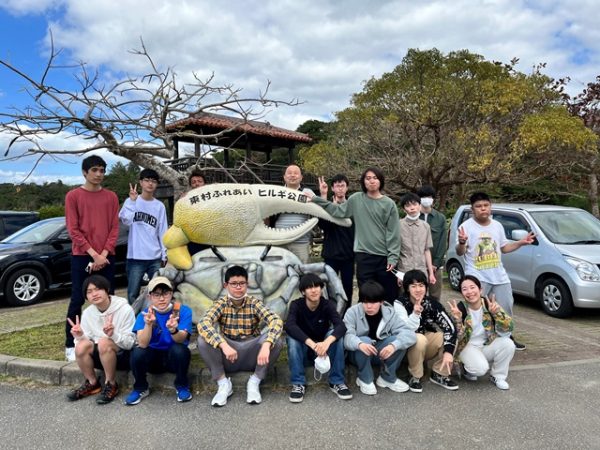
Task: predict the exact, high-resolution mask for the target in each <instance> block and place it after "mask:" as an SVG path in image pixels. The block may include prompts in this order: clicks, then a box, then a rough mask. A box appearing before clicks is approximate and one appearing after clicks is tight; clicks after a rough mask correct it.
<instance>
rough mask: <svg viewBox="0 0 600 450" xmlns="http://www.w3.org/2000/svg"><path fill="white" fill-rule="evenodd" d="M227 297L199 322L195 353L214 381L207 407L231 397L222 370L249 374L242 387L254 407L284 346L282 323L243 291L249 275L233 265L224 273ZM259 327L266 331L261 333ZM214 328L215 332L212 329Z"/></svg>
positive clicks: (217, 404) (246, 289)
mask: <svg viewBox="0 0 600 450" xmlns="http://www.w3.org/2000/svg"><path fill="white" fill-rule="evenodd" d="M224 287H225V288H226V289H227V295H226V296H224V297H223V298H220V299H219V300H217V301H215V303H214V304H213V306H212V308H210V309H209V310H208V311H207V312H206V314H205V315H204V317H203V318H202V320H201V321H200V322H199V323H198V334H199V335H200V336H199V337H198V352H199V353H200V356H201V357H202V359H203V360H204V362H206V365H207V366H208V368H209V369H210V373H211V375H212V379H213V380H214V381H216V382H217V388H218V390H217V393H216V395H215V396H214V397H213V399H212V402H211V405H213V406H225V405H226V404H227V399H228V398H229V397H230V396H231V395H232V394H233V385H232V383H231V379H230V378H227V376H226V375H225V372H229V373H231V372H239V371H242V370H243V371H250V370H251V371H253V374H252V375H251V376H250V378H249V379H248V383H247V384H246V392H247V397H246V402H247V403H250V404H259V403H261V402H262V397H261V395H260V382H261V381H262V380H263V379H264V378H265V376H266V375H267V370H268V369H269V366H271V365H272V364H274V363H275V361H277V358H278V357H279V352H280V351H281V349H282V347H283V342H282V339H281V332H282V331H283V322H282V320H281V319H280V318H279V316H278V315H277V314H275V313H273V312H271V311H270V310H269V309H268V308H267V307H266V306H265V305H263V303H262V302H261V301H260V300H258V299H257V298H255V297H252V296H251V295H247V291H248V272H247V271H246V269H244V268H243V267H241V266H232V267H230V268H229V269H227V271H226V272H225V282H224ZM261 324H264V325H266V328H267V332H266V333H262V334H261ZM217 325H218V328H219V329H220V331H217Z"/></svg>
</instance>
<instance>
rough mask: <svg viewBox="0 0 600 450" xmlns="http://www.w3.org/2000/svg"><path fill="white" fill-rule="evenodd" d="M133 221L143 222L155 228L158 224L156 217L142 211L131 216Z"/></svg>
mask: <svg viewBox="0 0 600 450" xmlns="http://www.w3.org/2000/svg"><path fill="white" fill-rule="evenodd" d="M133 221H134V222H144V223H147V224H148V225H150V226H151V227H154V228H156V225H157V224H158V219H157V218H156V217H154V216H152V215H150V214H148V213H145V212H142V211H138V212H136V213H135V215H134V216H133Z"/></svg>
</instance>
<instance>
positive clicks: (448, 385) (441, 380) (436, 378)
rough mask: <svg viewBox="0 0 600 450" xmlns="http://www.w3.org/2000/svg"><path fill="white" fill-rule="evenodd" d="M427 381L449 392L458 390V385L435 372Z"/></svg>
mask: <svg viewBox="0 0 600 450" xmlns="http://www.w3.org/2000/svg"><path fill="white" fill-rule="evenodd" d="M429 381H431V382H432V383H433V384H437V385H438V386H441V387H443V388H445V389H448V390H449V391H455V390H457V389H458V384H456V383H455V382H454V381H453V380H452V379H451V378H450V377H445V376H443V375H440V374H439V373H436V372H431V377H429Z"/></svg>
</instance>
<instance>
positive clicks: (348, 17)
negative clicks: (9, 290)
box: [0, 0, 600, 183]
mask: <svg viewBox="0 0 600 450" xmlns="http://www.w3.org/2000/svg"><path fill="white" fill-rule="evenodd" d="M598 6H600V0H569V1H566V0H562V1H554V0H526V1H524V0H439V1H433V0H421V1H414V0H399V1H385V0H381V1H371V2H367V1H364V0H319V1H313V0H293V1H292V0H276V1H271V0H261V1H254V0H240V1H205V0H86V1H80V0H4V1H3V2H2V4H1V5H0V42H2V44H1V45H0V59H2V60H7V61H10V62H11V63H13V64H15V65H16V66H17V67H19V68H21V69H23V70H24V71H25V72H27V73H30V74H32V75H34V77H39V76H40V74H41V71H42V69H43V67H44V62H45V58H46V57H47V54H48V48H49V30H52V34H53V36H54V41H55V46H56V47H58V48H62V49H64V50H63V52H64V53H63V57H65V58H66V59H72V60H78V61H85V62H86V63H87V64H89V65H90V66H92V67H98V68H99V69H100V71H101V73H102V74H103V76H104V77H106V78H113V77H118V76H120V75H122V74H124V73H128V74H140V73H143V72H144V70H145V68H146V67H145V66H144V65H143V61H142V60H141V59H140V58H139V57H134V56H132V55H131V53H129V50H131V49H134V48H139V42H140V37H143V39H144V42H145V44H146V47H147V48H148V50H149V52H150V53H151V55H152V56H153V58H154V59H155V60H156V61H158V62H160V63H161V64H163V65H171V66H174V67H175V70H176V71H177V73H178V74H181V75H188V74H190V73H192V72H196V73H198V74H200V75H201V76H202V75H209V74H211V73H214V74H215V82H216V83H221V84H226V83H233V84H234V85H235V86H237V87H239V88H242V89H243V92H244V94H246V95H248V96H253V95H256V93H257V92H259V90H260V89H262V88H264V86H265V83H266V82H267V81H268V80H270V81H271V83H272V85H271V91H270V92H271V97H273V98H277V99H284V100H287V99H294V98H297V99H299V100H301V101H302V102H304V103H303V104H302V105H300V106H297V107H293V108H291V107H290V108H278V109H277V110H275V111H273V112H272V113H270V114H269V116H268V117H267V120H268V121H269V122H271V123H273V124H276V125H279V126H283V127H286V128H291V129H295V128H296V127H297V126H298V125H299V124H301V123H303V122H304V121H305V120H308V119H319V120H330V119H331V118H332V114H333V113H334V112H335V111H338V110H340V109H343V108H344V107H346V106H347V105H348V102H349V99H350V96H351V95H352V94H353V93H355V92H357V91H359V90H360V89H361V86H362V82H363V81H364V80H367V79H369V78H371V77H373V76H375V77H378V76H380V75H381V74H382V73H384V72H387V71H390V70H392V69H393V68H394V67H395V66H396V65H398V64H399V63H400V62H401V60H402V58H403V56H404V55H405V54H406V50H407V49H409V48H420V49H429V48H432V47H436V48H438V49H440V50H441V51H443V52H449V51H452V50H459V49H468V50H470V51H472V52H475V53H479V54H481V55H483V56H484V57H485V58H486V59H489V60H500V61H505V62H508V61H509V60H511V59H512V58H515V57H516V58H519V60H520V63H519V66H518V68H519V69H520V70H521V71H524V72H529V71H530V70H531V67H532V66H533V65H535V64H537V63H540V62H545V63H547V67H546V69H545V73H547V74H548V75H550V76H553V77H556V78H558V77H563V76H569V77H571V79H572V83H571V87H570V89H571V91H572V92H573V93H575V92H578V91H580V90H581V89H582V88H583V87H584V85H585V84H586V83H588V82H590V81H593V80H594V79H595V77H596V76H597V75H599V74H600V64H599V62H600V61H599V60H600V27H598V25H597V17H598ZM56 81H57V82H58V83H68V80H66V79H65V80H61V79H60V78H57V79H56ZM66 85H68V84H66ZM22 86H23V83H22V81H19V80H18V79H16V78H15V77H13V76H12V75H11V74H10V73H9V72H8V71H7V70H6V69H5V68H3V67H0V111H1V110H6V109H7V108H9V107H10V106H11V105H18V106H23V105H25V104H26V103H24V102H25V100H26V99H25V98H24V96H23V94H22V91H21V88H22ZM7 142H8V140H7V137H6V136H1V135H0V150H2V154H4V151H5V148H6V145H7ZM48 143H50V144H53V143H56V145H57V146H59V147H60V148H74V147H76V146H77V144H78V142H77V140H76V139H74V138H72V137H70V136H68V135H60V136H53V137H51V138H49V139H48ZM111 160H112V161H114V158H113V159H111ZM79 164H80V160H79V159H78V158H70V159H69V158H64V159H61V160H57V161H50V160H48V161H43V162H42V163H40V164H39V165H38V166H37V167H36V168H35V170H34V172H33V175H32V176H31V177H30V178H29V179H28V182H31V181H35V182H40V183H41V182H44V181H53V180H57V179H62V180H63V182H65V183H78V182H80V181H81V180H82V178H81V176H80V171H79ZM33 166H34V160H33V159H29V160H22V161H0V182H15V183H19V182H22V181H23V179H24V178H25V176H26V175H27V174H28V173H29V172H30V171H31V169H32V168H33Z"/></svg>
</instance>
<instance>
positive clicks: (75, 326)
mask: <svg viewBox="0 0 600 450" xmlns="http://www.w3.org/2000/svg"><path fill="white" fill-rule="evenodd" d="M67 322H69V325H71V335H72V336H73V337H74V338H76V339H78V338H80V337H82V336H83V330H82V329H81V325H80V324H79V316H75V322H73V321H72V320H71V319H69V318H68V317H67Z"/></svg>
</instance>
